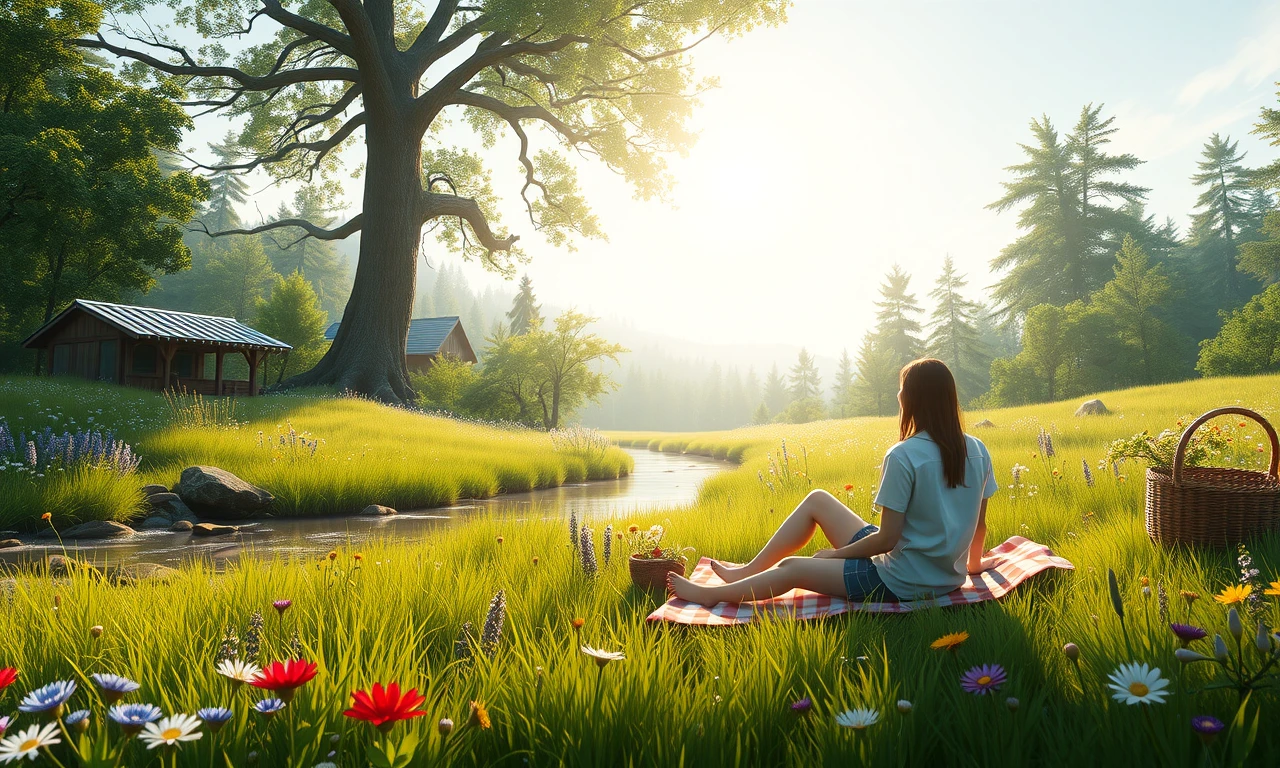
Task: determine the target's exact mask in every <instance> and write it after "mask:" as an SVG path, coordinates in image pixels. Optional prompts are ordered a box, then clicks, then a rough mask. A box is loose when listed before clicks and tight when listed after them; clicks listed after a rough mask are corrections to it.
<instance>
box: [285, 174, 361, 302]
mask: <svg viewBox="0 0 1280 768" xmlns="http://www.w3.org/2000/svg"><path fill="white" fill-rule="evenodd" d="M334 210H335V207H334V202H333V191H332V190H331V189H328V188H325V187H323V186H320V185H314V184H312V185H307V186H304V187H301V188H300V189H298V191H297V192H295V193H294V196H293V207H292V208H290V207H289V206H287V205H284V204H283V203H281V204H280V208H279V209H278V210H277V211H276V216H275V219H274V220H275V221H280V220H281V219H293V218H297V219H306V220H307V221H309V222H311V223H312V224H315V225H316V226H320V227H325V226H328V225H329V224H331V223H332V222H333V219H334V217H333V212H334ZM303 234H304V233H303V231H302V230H300V229H292V228H289V229H285V230H282V231H280V232H278V233H272V236H271V237H269V238H265V240H266V242H265V247H266V248H267V249H268V253H269V255H270V257H271V264H272V266H274V267H275V270H276V271H277V272H279V273H280V274H282V275H287V274H292V273H294V272H297V273H298V274H300V275H302V276H303V277H304V278H306V280H307V282H309V283H311V288H312V289H313V290H314V291H315V293H316V298H317V300H318V301H319V302H320V308H321V309H323V310H324V311H325V312H327V313H328V314H329V315H330V316H333V317H336V316H338V315H340V314H341V313H342V308H343V305H344V304H346V301H347V296H348V295H349V294H350V293H351V281H350V278H349V276H348V275H347V265H346V262H345V261H344V260H343V259H342V256H341V254H339V253H338V249H337V248H336V247H335V246H334V244H333V243H332V242H330V241H326V240H317V239H315V238H313V237H303Z"/></svg>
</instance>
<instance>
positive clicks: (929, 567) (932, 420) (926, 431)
mask: <svg viewBox="0 0 1280 768" xmlns="http://www.w3.org/2000/svg"><path fill="white" fill-rule="evenodd" d="M899 382H900V388H899V391H898V404H899V407H900V410H901V415H900V417H899V440H900V442H899V443H898V444H896V445H894V446H893V447H892V448H890V449H889V452H888V453H886V454H885V457H884V466H883V475H882V478H881V481H880V489H879V490H878V491H877V493H876V499H875V504H876V506H878V507H880V526H878V527H877V526H875V525H871V524H869V523H867V522H866V521H865V520H863V519H862V518H861V517H859V516H858V515H857V514H855V513H854V512H853V511H851V510H850V509H849V508H848V507H846V506H845V505H844V504H842V503H841V502H840V501H839V500H838V499H836V497H834V496H832V495H831V494H829V493H827V492H826V491H814V492H812V493H810V494H809V495H808V496H807V497H806V498H805V500H804V501H802V502H801V503H800V506H798V507H796V509H795V511H794V512H792V513H791V515H790V516H788V517H787V519H786V520H785V521H784V522H783V523H782V525H781V526H780V527H779V528H778V531H777V533H775V534H773V538H771V539H769V543H767V544H765V546H764V549H762V550H760V554H758V555H756V556H755V557H754V558H752V560H751V562H749V563H747V564H746V565H740V566H728V565H724V564H723V563H718V562H713V563H712V565H711V567H712V568H713V569H714V570H715V572H716V573H717V574H719V576H720V578H722V579H724V581H725V582H726V583H725V584H724V585H723V586H714V587H713V586H704V585H700V584H694V583H693V582H691V581H689V580H688V579H686V578H683V577H679V576H675V575H672V577H671V586H672V588H673V590H674V592H675V594H676V596H677V597H681V598H684V599H685V600H688V601H690V602H694V603H700V604H702V605H708V606H710V605H715V604H716V603H720V602H730V603H740V602H745V601H749V600H762V599H765V598H768V597H773V596H775V595H781V594H784V593H786V592H788V591H790V590H792V589H795V588H796V587H799V588H801V589H807V590H810V591H813V592H821V593H823V594H827V595H832V596H835V597H843V598H845V599H847V600H850V601H851V602H864V601H884V600H919V599H923V598H927V597H930V596H941V595H944V594H946V593H947V592H950V591H951V590H953V589H955V588H956V587H958V586H960V585H961V584H963V583H964V581H965V574H966V573H969V574H977V573H981V572H982V571H983V570H984V562H983V559H982V554H983V552H984V551H985V550H984V542H985V539H986V536H987V524H986V519H987V499H989V498H991V497H992V496H993V495H995V492H996V488H997V486H996V482H995V476H994V475H993V474H992V471H991V454H990V453H988V452H987V447H986V446H985V445H983V444H982V441H980V440H978V438H976V437H972V436H970V435H966V434H965V433H964V429H963V427H962V426H961V424H960V403H959V400H958V398H957V397H956V382H955V379H954V378H952V376H951V371H950V370H948V369H947V366H946V364H945V363H943V362H942V361H940V360H931V359H924V360H916V361H914V362H911V363H908V364H907V365H906V367H904V368H903V369H902V372H901V374H900V375H899ZM819 527H820V528H822V532H823V533H824V534H825V535H826V537H827V540H828V541H831V542H848V543H847V544H845V545H844V546H841V547H839V548H836V549H823V550H820V551H818V552H817V553H815V554H814V556H813V557H791V555H793V554H794V553H795V552H797V551H799V550H800V548H801V547H803V546H804V545H805V544H808V543H809V539H811V538H812V537H813V534H814V530H815V528H819Z"/></svg>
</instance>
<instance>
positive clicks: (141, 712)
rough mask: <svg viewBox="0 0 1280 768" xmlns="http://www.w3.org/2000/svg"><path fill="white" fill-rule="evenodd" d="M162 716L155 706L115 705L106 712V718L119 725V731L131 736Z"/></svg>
mask: <svg viewBox="0 0 1280 768" xmlns="http://www.w3.org/2000/svg"><path fill="white" fill-rule="evenodd" d="M162 714H164V713H162V712H161V711H160V708H159V707H157V706H156V705H155V704H117V705H115V706H114V707H112V708H111V709H109V710H107V717H110V718H111V719H112V720H115V721H116V722H117V723H119V724H120V730H122V731H124V732H125V733H129V734H133V733H137V732H139V731H141V730H142V727H143V726H144V725H146V724H147V723H154V722H155V721H157V720H159V719H160V717H161V715H162Z"/></svg>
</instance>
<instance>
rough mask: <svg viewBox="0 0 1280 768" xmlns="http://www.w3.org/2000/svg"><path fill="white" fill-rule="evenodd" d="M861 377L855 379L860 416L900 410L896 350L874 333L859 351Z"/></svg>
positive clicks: (865, 340)
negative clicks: (887, 345) (898, 408)
mask: <svg viewBox="0 0 1280 768" xmlns="http://www.w3.org/2000/svg"><path fill="white" fill-rule="evenodd" d="M857 364H858V375H857V377H856V378H855V379H854V393H855V396H856V403H857V411H856V412H857V413H858V414H859V415H866V414H869V415H872V416H888V415H889V414H891V413H894V412H895V411H896V410H897V407H898V400H897V394H898V374H899V372H900V371H901V370H902V366H901V365H899V364H898V361H897V356H896V355H895V353H894V352H893V350H891V349H889V348H888V347H886V346H885V345H884V343H883V341H882V339H881V338H880V337H879V335H878V334H876V333H874V332H869V333H867V335H866V336H864V337H863V338H862V346H861V347H860V348H859V349H858V357H857Z"/></svg>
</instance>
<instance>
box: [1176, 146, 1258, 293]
mask: <svg viewBox="0 0 1280 768" xmlns="http://www.w3.org/2000/svg"><path fill="white" fill-rule="evenodd" d="M1200 157H1201V159H1200V161H1199V163H1197V167H1198V169H1199V170H1198V172H1197V173H1196V174H1194V175H1193V176H1192V177H1191V181H1192V183H1194V184H1195V185H1196V186H1197V187H1200V188H1201V192H1200V196H1199V197H1198V198H1197V199H1196V211H1195V213H1193V214H1192V216H1191V242H1190V245H1191V248H1192V249H1193V258H1194V259H1195V261H1196V265H1197V267H1198V269H1197V270H1196V272H1197V277H1198V278H1199V280H1198V282H1199V283H1200V285H1201V286H1202V288H1203V289H1207V292H1208V295H1209V296H1210V297H1212V299H1213V305H1214V308H1216V309H1222V308H1234V307H1236V306H1239V304H1240V302H1243V301H1244V300H1245V299H1247V298H1248V297H1249V295H1250V294H1251V293H1252V292H1253V289H1254V288H1256V285H1255V284H1253V283H1252V281H1249V280H1247V278H1245V277H1244V276H1243V275H1241V274H1240V271H1239V269H1238V268H1237V248H1238V242H1239V239H1240V236H1241V234H1242V231H1243V230H1245V228H1246V227H1247V226H1248V225H1249V224H1250V222H1249V218H1250V213H1249V207H1250V203H1251V202H1252V200H1251V198H1252V194H1251V189H1250V186H1249V184H1250V174H1249V171H1248V170H1247V169H1246V168H1245V167H1244V162H1243V161H1244V153H1242V152H1240V151H1239V142H1238V141H1237V142H1233V141H1231V137H1230V136H1228V137H1226V138H1223V137H1221V136H1219V135H1218V134H1216V133H1215V134H1213V136H1211V137H1210V138H1209V141H1207V142H1206V143H1205V145H1204V149H1203V150H1202V151H1201V155H1200Z"/></svg>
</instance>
